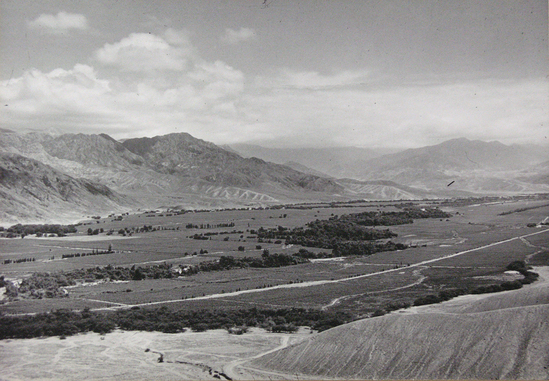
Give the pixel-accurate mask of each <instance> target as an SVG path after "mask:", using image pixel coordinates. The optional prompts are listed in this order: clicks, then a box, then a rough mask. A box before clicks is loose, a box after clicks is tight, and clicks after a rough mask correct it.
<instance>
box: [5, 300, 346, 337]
mask: <svg viewBox="0 0 549 381" xmlns="http://www.w3.org/2000/svg"><path fill="white" fill-rule="evenodd" d="M351 319H352V317H351V315H350V314H348V313H342V312H339V313H332V312H325V311H320V310H308V309H303V308H282V309H258V308H250V309H239V310H223V311H218V310H195V311H189V310H183V309H181V310H177V311H170V310H169V309H168V308H166V307H160V308H153V309H140V308H139V307H133V308H132V309H130V310H119V311H116V312H101V313H99V312H93V311H90V309H89V308H85V309H84V310H83V311H81V312H72V311H68V310H57V311H52V312H50V313H40V314H36V315H30V316H0V340H5V339H26V338H32V337H43V336H62V337H63V336H70V335H75V334H77V333H84V332H97V333H101V334H105V333H109V332H111V331H113V330H114V329H116V328H118V329H122V330H126V331H134V330H138V331H158V332H164V333H177V332H185V330H186V329H189V328H190V329H191V330H193V331H196V332H201V331H205V330H208V329H227V330H229V329H231V328H232V327H261V328H265V329H267V330H268V331H271V332H294V331H295V330H297V327H300V326H308V327H311V328H313V329H315V330H318V331H323V330H326V329H329V328H332V327H335V326H338V325H341V324H344V323H347V322H349V321H351ZM243 332H245V330H243Z"/></svg>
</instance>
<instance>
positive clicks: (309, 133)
mask: <svg viewBox="0 0 549 381" xmlns="http://www.w3.org/2000/svg"><path fill="white" fill-rule="evenodd" d="M95 58H96V61H95V64H94V65H95V66H96V67H92V66H90V65H82V64H78V65H75V66H74V67H73V68H71V69H55V70H52V71H50V72H42V71H40V70H31V71H28V72H25V73H24V75H22V76H20V77H18V78H11V79H10V80H8V81H3V82H0V101H1V102H2V105H3V107H2V113H0V125H1V126H2V127H5V128H10V129H14V130H17V131H24V130H32V129H36V128H40V129H45V130H47V129H51V128H57V129H59V130H61V131H63V132H84V133H100V132H107V133H109V134H111V135H112V136H114V137H115V138H127V137H135V136H153V135H158V134H166V133H170V132H176V131H185V132H188V133H190V134H192V135H194V136H197V137H199V138H202V139H205V140H209V141H213V142H215V143H219V144H222V143H235V142H242V141H254V142H256V143H261V144H272V145H278V146H283V145H285V146H295V147H299V146H337V145H343V146H348V145H356V146H369V147H373V146H378V147H385V146H392V147H398V148H404V147H413V146H421V145H428V144H436V143H439V142H441V141H443V140H446V139H451V138H455V137H461V136H465V137H467V138H471V139H483V140H494V139H497V140H500V141H502V142H504V143H514V142H519V141H523V142H527V141H530V142H536V141H543V140H544V137H545V136H546V135H547V124H548V123H547V121H548V115H549V102H548V101H549V94H548V93H547V80H546V79H543V78H540V79H520V80H494V79H486V80H477V81H461V82H460V81H456V80H454V81H446V82H444V81H439V82H434V81H430V82H427V81H426V82H418V83H413V84H402V83H400V84H399V83H393V84H390V85H389V84H384V83H381V81H379V80H376V79H375V78H372V74H371V73H370V72H369V71H367V70H354V71H351V70H346V71H339V72H337V71H334V72H332V73H331V74H321V73H320V72H317V71H296V70H290V69H285V70H281V71H279V72H277V73H275V74H273V75H272V76H270V77H268V76H265V75H264V76H262V77H260V78H256V79H255V80H254V79H253V78H247V77H246V76H245V75H244V73H243V72H241V71H240V70H238V69H237V68H234V67H231V66H230V65H228V64H227V63H225V62H223V61H220V60H217V61H209V60H206V59H204V58H202V57H200V55H199V54H198V52H197V51H196V49H194V47H193V46H192V44H191V42H190V40H189V38H188V33H186V32H184V31H176V30H167V31H166V32H165V33H163V34H159V35H154V34H144V33H134V34H131V35H129V36H127V37H126V38H123V39H121V40H120V41H117V42H114V43H111V44H105V46H103V47H102V48H101V49H99V50H98V51H97V52H96V53H95ZM105 67H108V68H110V69H107V70H105ZM112 68H114V69H117V70H115V71H114V72H113V70H112ZM122 72H124V73H123V75H121V73H122Z"/></svg>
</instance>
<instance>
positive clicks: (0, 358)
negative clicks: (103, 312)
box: [0, 328, 309, 380]
mask: <svg viewBox="0 0 549 381" xmlns="http://www.w3.org/2000/svg"><path fill="white" fill-rule="evenodd" d="M308 336H309V331H308V330H306V329H301V330H300V332H299V333H297V334H292V335H287V334H273V333H268V332H266V331H264V330H262V329H256V328H254V329H251V331H250V332H249V333H247V334H245V335H230V334H228V333H227V332H226V331H224V330H213V331H207V332H202V333H195V332H190V331H189V332H185V333H179V334H163V333H156V332H124V331H116V332H113V333H109V334H107V335H104V336H101V335H99V334H95V333H89V334H83V335H77V336H71V337H67V338H66V339H65V340H61V339H60V338H59V337H49V338H44V339H26V340H3V341H0V369H1V371H0V380H31V379H33V380H34V379H48V380H50V379H51V380H213V379H216V377H214V376H215V375H218V377H220V378H221V379H222V380H223V379H225V378H224V377H223V376H222V375H220V374H221V373H226V374H227V375H229V374H231V375H232V376H237V377H238V378H246V379H254V378H255V379H258V378H259V379H267V378H268V376H266V375H265V374H267V375H268V374H269V373H259V372H254V371H253V370H250V371H247V370H245V369H235V368H237V367H238V365H239V364H240V363H241V362H242V360H246V359H250V358H255V357H258V356H260V355H262V354H265V353H270V352H271V351H272V350H274V349H278V348H282V347H284V346H286V345H288V344H290V343H293V342H296V341H299V340H302V339H304V338H307V337H308ZM147 348H148V349H149V351H147V352H146V351H145V350H146V349H147ZM160 353H162V354H163V359H164V362H163V363H159V362H158V358H159V357H160ZM261 374H263V376H261ZM279 378H285V377H279Z"/></svg>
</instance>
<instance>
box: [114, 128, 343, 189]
mask: <svg viewBox="0 0 549 381" xmlns="http://www.w3.org/2000/svg"><path fill="white" fill-rule="evenodd" d="M123 145H124V147H126V148H127V149H128V150H130V151H131V152H133V153H134V154H136V155H139V156H141V157H143V159H144V160H145V162H147V163H148V164H149V165H151V166H152V167H153V168H154V169H155V170H156V171H158V172H160V173H168V174H172V175H177V176H181V177H188V178H195V179H200V180H203V181H208V182H210V183H212V184H215V185H220V186H234V187H243V188H252V189H263V190H265V189H266V188H267V187H266V185H268V187H271V188H272V187H273V186H277V187H282V188H286V189H287V190H293V191H298V192H302V191H313V192H329V193H334V192H341V191H342V190H343V189H342V188H341V187H340V186H339V185H337V184H336V183H335V182H333V181H332V180H329V179H324V178H321V177H318V176H314V175H307V174H304V173H301V172H298V171H295V170H293V169H291V168H289V167H286V166H282V165H278V164H273V163H267V162H265V161H263V160H261V159H257V158H249V159H244V158H242V157H241V156H239V155H237V154H235V153H233V152H229V151H226V150H224V149H222V148H220V147H218V146H216V145H215V144H213V143H209V142H205V141H203V140H200V139H196V138H194V137H192V136H191V135H189V134H186V133H180V134H169V135H165V136H156V137H154V138H137V139H129V140H126V141H124V143H123Z"/></svg>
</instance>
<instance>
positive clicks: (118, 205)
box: [0, 153, 135, 223]
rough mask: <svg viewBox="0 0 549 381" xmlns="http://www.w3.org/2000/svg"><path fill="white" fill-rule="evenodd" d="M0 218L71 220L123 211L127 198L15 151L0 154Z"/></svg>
mask: <svg viewBox="0 0 549 381" xmlns="http://www.w3.org/2000/svg"><path fill="white" fill-rule="evenodd" d="M0 199H1V200H2V208H0V221H2V222H3V223H17V222H21V221H33V222H40V221H74V220H75V219H82V218H84V217H86V216H89V215H90V214H92V213H93V214H105V213H113V212H123V211H126V210H129V209H130V208H131V207H133V206H135V203H134V202H133V201H132V200H131V199H130V198H128V197H126V196H123V195H120V194H118V193H116V192H114V191H113V190H111V189H110V188H109V187H107V186H105V185H102V184H99V183H96V182H93V181H90V180H86V179H75V178H73V177H71V176H68V175H66V174H64V173H61V172H59V171H57V170H55V169H54V168H52V167H50V166H48V165H45V164H42V163H41V162H39V161H37V160H33V159H29V158H26V157H24V156H21V155H18V154H7V153H0Z"/></svg>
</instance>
